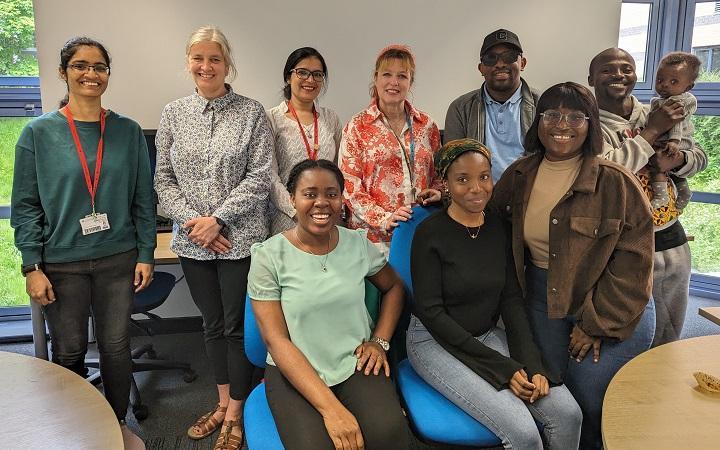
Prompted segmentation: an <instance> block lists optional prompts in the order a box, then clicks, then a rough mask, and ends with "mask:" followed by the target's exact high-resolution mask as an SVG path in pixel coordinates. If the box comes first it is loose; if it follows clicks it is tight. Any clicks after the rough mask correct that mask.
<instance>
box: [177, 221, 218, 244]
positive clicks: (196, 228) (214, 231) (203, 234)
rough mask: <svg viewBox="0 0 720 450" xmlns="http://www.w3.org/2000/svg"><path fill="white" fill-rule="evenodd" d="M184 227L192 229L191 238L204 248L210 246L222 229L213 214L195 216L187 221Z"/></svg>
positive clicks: (189, 234)
mask: <svg viewBox="0 0 720 450" xmlns="http://www.w3.org/2000/svg"><path fill="white" fill-rule="evenodd" d="M182 227H183V228H184V229H186V230H190V232H189V233H188V237H189V238H190V240H191V241H192V242H193V243H195V244H197V245H199V246H201V247H203V248H208V247H210V244H211V243H212V242H213V241H214V240H215V239H216V238H217V237H218V235H219V234H220V230H221V229H222V227H221V226H220V225H219V224H218V223H217V220H216V219H215V217H213V216H207V217H205V216H203V217H195V218H193V219H190V220H188V221H187V222H185V223H184V224H183V226H182Z"/></svg>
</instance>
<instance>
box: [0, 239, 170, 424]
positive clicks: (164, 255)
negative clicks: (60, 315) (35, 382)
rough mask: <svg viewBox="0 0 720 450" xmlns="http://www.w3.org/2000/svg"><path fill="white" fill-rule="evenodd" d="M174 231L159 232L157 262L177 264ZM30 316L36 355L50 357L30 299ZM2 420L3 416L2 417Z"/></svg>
mask: <svg viewBox="0 0 720 450" xmlns="http://www.w3.org/2000/svg"><path fill="white" fill-rule="evenodd" d="M171 239H172V233H158V234H157V247H155V264H156V265H161V264H177V263H178V256H177V255H176V254H175V253H173V251H172V250H170V240H171ZM30 318H31V321H32V332H33V344H34V347H35V357H36V358H41V359H48V348H47V339H46V338H45V318H44V317H43V315H42V307H41V306H40V305H39V304H38V303H37V302H34V301H32V300H30ZM0 420H2V418H0Z"/></svg>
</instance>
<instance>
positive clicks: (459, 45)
mask: <svg viewBox="0 0 720 450" xmlns="http://www.w3.org/2000/svg"><path fill="white" fill-rule="evenodd" d="M34 3H35V20H36V24H37V48H38V58H39V60H40V78H41V91H42V98H43V108H44V110H46V111H50V110H52V109H54V107H55V106H56V104H57V101H58V100H59V99H60V98H62V97H63V95H64V94H65V92H64V89H65V87H64V85H63V83H62V82H60V81H59V79H58V77H57V65H58V53H59V49H60V47H61V46H62V44H63V43H64V42H65V41H66V40H67V39H68V38H70V37H72V36H74V35H77V34H85V35H88V36H91V37H94V38H96V39H98V40H100V41H102V42H103V43H104V44H106V45H107V47H108V49H109V51H110V54H111V56H112V58H113V64H112V70H113V71H112V77H111V81H110V87H109V88H108V91H107V93H106V94H105V97H104V99H103V103H104V105H105V106H106V107H110V108H112V109H114V110H115V111H118V112H121V113H123V114H125V115H128V116H130V117H132V118H134V119H135V120H137V121H138V122H140V124H141V125H142V126H143V128H156V127H157V124H158V120H159V116H160V112H161V110H162V107H163V106H164V105H165V104H166V103H168V102H169V101H171V100H174V99H176V98H178V97H181V96H185V95H188V93H190V92H191V91H192V89H193V84H192V81H191V79H190V78H188V77H187V76H186V75H185V72H184V52H185V41H186V39H187V37H188V35H189V34H190V32H191V31H192V30H194V29H195V28H197V27H199V26H202V25H207V24H213V25H217V26H219V27H220V28H221V29H222V30H223V31H224V32H225V34H226V35H227V37H228V39H229V40H230V41H231V44H232V45H233V47H234V48H233V50H234V55H235V58H236V61H237V66H238V69H239V71H240V74H239V76H238V78H237V80H235V82H234V83H232V84H233V87H234V89H235V90H236V92H238V93H241V94H243V95H247V96H249V97H252V98H255V99H257V100H259V101H261V102H262V103H263V104H264V105H265V106H266V107H268V108H269V107H272V106H275V105H276V104H277V103H279V102H280V99H281V97H280V90H281V88H282V68H283V65H284V63H285V60H286V58H287V56H288V54H289V53H290V52H291V51H292V50H294V49H295V48H298V47H301V46H304V45H310V46H314V47H316V48H317V49H318V50H320V52H321V53H322V54H323V55H324V56H325V58H326V60H327V63H328V66H329V71H330V84H329V89H328V92H327V94H326V95H325V97H324V98H323V99H322V103H323V104H324V105H326V106H329V107H331V108H333V109H335V110H336V111H337V112H338V114H339V115H340V118H341V119H342V120H344V121H345V120H347V119H349V118H350V116H351V115H352V114H354V113H355V112H357V111H359V110H361V109H362V108H364V107H365V106H366V105H367V103H368V100H369V98H368V92H367V91H368V89H367V87H368V84H369V81H370V76H371V71H372V68H373V63H374V61H375V57H376V55H377V52H378V51H379V50H380V49H381V48H382V47H384V46H385V45H387V44H389V43H395V42H399V43H406V44H409V45H410V46H411V47H412V48H413V50H414V51H415V53H416V57H417V65H418V67H417V76H416V80H417V81H416V84H415V87H414V89H413V90H414V95H413V96H412V98H411V100H412V101H413V103H414V104H415V105H416V106H417V107H419V108H420V109H422V110H424V111H426V112H428V113H429V114H430V115H431V116H432V117H433V118H434V119H435V120H436V121H437V123H438V125H439V126H440V127H441V128H442V126H443V124H444V119H445V111H446V110H447V106H448V104H449V103H450V101H452V100H453V99H454V98H455V97H457V96H458V95H460V94H462V93H464V92H467V91H469V90H472V89H475V88H477V87H479V85H480V83H481V81H482V78H481V76H480V73H479V72H478V71H477V63H478V58H479V57H478V52H479V49H480V45H481V43H482V39H483V37H484V35H485V34H487V33H488V32H490V31H493V30H495V29H497V28H501V27H502V28H508V29H510V30H513V31H515V32H516V33H517V34H518V35H519V36H520V40H521V42H522V44H523V48H524V50H525V55H526V57H527V59H528V65H527V68H526V70H525V73H524V74H523V76H524V77H526V79H528V81H529V82H530V83H531V84H532V85H533V86H535V87H537V88H539V89H545V88H547V87H548V86H551V85H552V84H554V83H557V82H560V81H567V80H574V81H580V82H585V80H586V78H587V73H586V72H587V65H588V62H589V60H590V58H591V57H592V56H593V55H595V54H596V53H597V52H598V51H600V50H602V49H604V48H607V47H609V46H612V45H615V43H616V42H617V37H618V29H619V22H620V3H621V1H620V0H600V1H598V0H547V1H531V0H500V1H495V0H493V1H490V0H365V1H363V2H350V1H347V0H344V1H343V0H335V1H328V0H316V1H313V2H307V1H293V2H289V1H281V0H262V1H242V0H205V1H204V2H201V1H198V0H121V1H116V0H115V1H110V0H98V1H95V2H92V3H88V2H86V1H79V0H62V1H56V0H35V2H34Z"/></svg>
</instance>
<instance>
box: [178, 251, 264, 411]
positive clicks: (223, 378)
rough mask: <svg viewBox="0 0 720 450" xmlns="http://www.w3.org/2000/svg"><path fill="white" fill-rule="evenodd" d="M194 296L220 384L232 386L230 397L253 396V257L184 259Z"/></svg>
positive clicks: (237, 398) (214, 372)
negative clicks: (248, 322) (249, 322)
mask: <svg viewBox="0 0 720 450" xmlns="http://www.w3.org/2000/svg"><path fill="white" fill-rule="evenodd" d="M180 265H181V266H182V270H183V273H184V274H185V279H186V280H187V284H188V288H190V295H192V298H193V301H194V302H195V305H197V307H198V309H199V310H200V313H201V314H202V318H203V331H204V337H205V349H206V351H207V354H208V359H210V364H211V365H212V368H213V374H214V375H215V383H216V384H221V385H222V384H230V397H231V398H232V399H233V400H245V399H246V398H247V396H248V394H250V387H251V386H252V381H253V371H254V366H253V365H252V363H250V361H249V360H248V359H247V356H245V337H244V336H245V332H244V330H243V324H244V323H245V294H246V292H247V277H248V271H249V270H250V257H249V256H248V257H247V258H243V259H225V260H223V259H216V260H210V261H200V260H197V259H191V258H180Z"/></svg>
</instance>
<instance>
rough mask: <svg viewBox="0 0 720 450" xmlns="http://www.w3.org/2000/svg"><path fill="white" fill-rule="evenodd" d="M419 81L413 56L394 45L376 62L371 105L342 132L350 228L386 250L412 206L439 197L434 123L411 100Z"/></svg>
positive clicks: (407, 48)
mask: <svg viewBox="0 0 720 450" xmlns="http://www.w3.org/2000/svg"><path fill="white" fill-rule="evenodd" d="M414 80H415V56H414V55H413V54H412V52H411V51H410V48H409V47H407V46H405V45H390V46H388V47H385V48H384V49H382V50H381V51H380V54H379V55H378V57H377V60H376V61H375V71H374V73H373V81H372V84H371V86H370V97H372V100H371V101H370V105H369V106H368V107H367V108H366V109H365V110H363V111H361V112H360V113H358V114H356V115H355V116H354V117H353V118H352V119H350V122H348V124H347V125H346V126H345V129H344V130H343V136H342V141H341V142H340V169H341V170H342V171H343V174H344V175H345V195H344V197H345V206H346V207H347V208H348V210H349V212H350V215H349V217H348V218H347V224H348V227H349V228H353V229H356V228H364V229H367V230H368V238H369V239H370V240H371V241H372V242H374V243H375V244H377V246H378V247H379V249H381V250H382V251H383V252H385V253H386V254H387V251H388V249H389V244H390V236H391V234H392V230H393V229H394V228H395V227H397V226H398V222H404V221H406V220H408V219H409V218H410V216H411V209H410V208H411V207H412V206H413V205H415V204H417V203H422V204H427V203H429V202H436V201H439V200H440V191H439V190H438V189H437V188H438V180H436V177H435V171H434V169H433V155H434V154H435V152H436V151H437V149H438V148H439V147H440V132H439V130H438V127H437V125H435V122H434V121H433V120H432V119H431V118H430V116H428V115H427V114H425V113H424V112H422V111H420V110H418V109H415V107H413V105H411V104H410V102H409V101H408V100H407V95H408V93H409V92H410V88H411V87H412V84H413V81H414Z"/></svg>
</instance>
